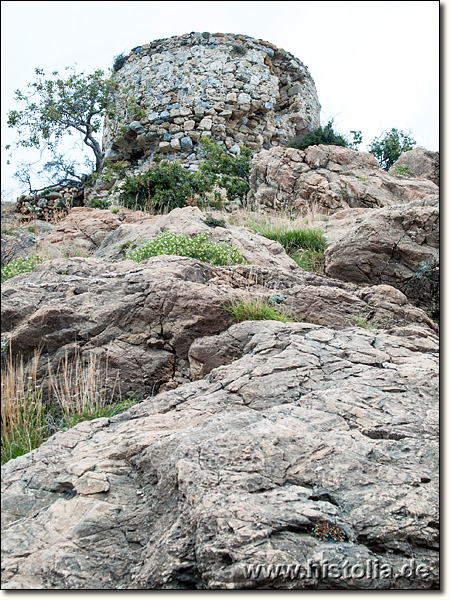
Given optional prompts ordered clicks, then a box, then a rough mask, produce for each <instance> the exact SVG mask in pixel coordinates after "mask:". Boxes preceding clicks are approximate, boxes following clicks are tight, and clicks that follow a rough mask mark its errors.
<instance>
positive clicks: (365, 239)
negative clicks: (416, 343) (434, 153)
mask: <svg viewBox="0 0 450 600" xmlns="http://www.w3.org/2000/svg"><path fill="white" fill-rule="evenodd" d="M327 233H328V239H329V241H330V244H329V246H328V248H327V250H326V252H325V271H326V274H327V275H329V276H330V277H335V278H337V279H342V280H343V281H353V282H354V283H359V284H364V283H367V284H369V285H373V284H375V285H379V284H387V285H391V286H394V287H395V288H397V289H399V290H400V291H402V292H403V293H404V294H405V295H406V296H407V297H408V299H409V300H410V302H412V303H414V304H416V305H417V306H420V307H421V308H423V309H424V310H426V311H427V312H430V313H431V314H433V316H438V315H439V197H438V196H427V197H425V198H424V199H422V200H417V201H415V202H410V203H408V204H402V205H396V206H389V207H385V208H379V209H366V210H361V209H360V210H355V209H348V210H346V211H341V212H339V213H337V214H336V215H334V216H333V217H331V218H330V220H329V221H328V223H327Z"/></svg>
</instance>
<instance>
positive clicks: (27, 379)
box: [1, 352, 48, 464]
mask: <svg viewBox="0 0 450 600" xmlns="http://www.w3.org/2000/svg"><path fill="white" fill-rule="evenodd" d="M38 359H39V355H38V353H37V352H36V353H35V355H34V357H33V359H32V361H31V367H30V368H25V366H24V362H23V359H22V358H21V357H20V358H9V359H8V360H6V361H5V363H4V364H2V369H1V376H2V378H1V395H2V431H1V462H2V464H3V463H5V462H7V461H8V460H10V459H11V458H16V457H17V456H21V455H22V454H26V453H27V452H30V451H31V450H33V449H34V448H37V447H38V446H40V445H41V444H42V443H43V442H44V441H45V440H46V438H47V437H48V435H47V420H46V409H45V405H44V403H43V401H42V391H41V390H40V389H39V386H38V383H37V371H36V369H37V363H38Z"/></svg>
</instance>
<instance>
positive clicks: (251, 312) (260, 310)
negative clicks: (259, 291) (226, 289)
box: [224, 300, 295, 323]
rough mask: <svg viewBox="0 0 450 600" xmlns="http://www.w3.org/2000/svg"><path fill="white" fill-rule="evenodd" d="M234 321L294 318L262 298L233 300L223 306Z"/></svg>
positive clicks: (284, 320) (284, 321)
mask: <svg viewBox="0 0 450 600" xmlns="http://www.w3.org/2000/svg"><path fill="white" fill-rule="evenodd" d="M224 310H226V311H227V312H228V313H230V314H231V316H232V317H233V320H234V321H235V322H236V323H241V322H242V321H282V322H283V323H291V322H293V321H295V319H294V318H293V317H292V316H291V315H289V314H288V313H286V312H284V311H282V310H278V309H276V308H274V307H273V306H271V305H270V304H269V303H268V302H264V301H263V300H233V301H232V302H231V303H230V304H227V305H225V306H224Z"/></svg>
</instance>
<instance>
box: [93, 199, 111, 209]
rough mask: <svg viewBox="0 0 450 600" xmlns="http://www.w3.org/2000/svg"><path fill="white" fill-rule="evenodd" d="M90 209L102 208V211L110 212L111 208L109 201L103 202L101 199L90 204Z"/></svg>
mask: <svg viewBox="0 0 450 600" xmlns="http://www.w3.org/2000/svg"><path fill="white" fill-rule="evenodd" d="M89 206H90V208H100V209H102V210H108V208H109V207H110V206H111V202H110V201H109V200H102V199H101V198H93V199H92V200H91V201H90V203H89Z"/></svg>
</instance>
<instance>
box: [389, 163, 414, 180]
mask: <svg viewBox="0 0 450 600" xmlns="http://www.w3.org/2000/svg"><path fill="white" fill-rule="evenodd" d="M392 174H393V175H402V176H403V177H412V176H413V174H412V173H411V169H410V168H409V167H408V165H397V166H396V167H395V169H394V171H393V173H392Z"/></svg>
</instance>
